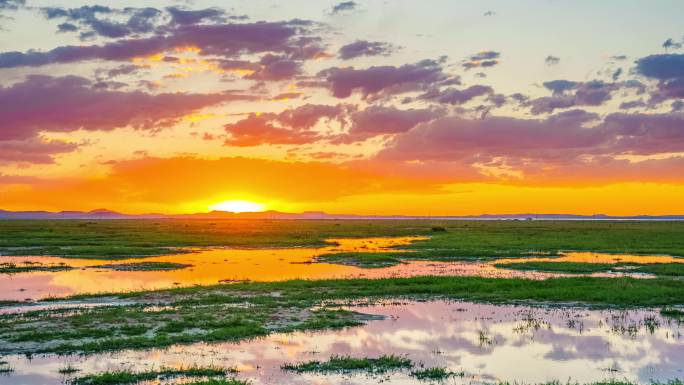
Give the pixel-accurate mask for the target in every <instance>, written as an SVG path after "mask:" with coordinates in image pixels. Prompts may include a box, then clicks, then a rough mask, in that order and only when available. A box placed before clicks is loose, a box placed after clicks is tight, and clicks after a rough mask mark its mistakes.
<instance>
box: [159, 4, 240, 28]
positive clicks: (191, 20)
mask: <svg viewBox="0 0 684 385" xmlns="http://www.w3.org/2000/svg"><path fill="white" fill-rule="evenodd" d="M166 10H167V12H169V14H170V15H171V22H172V23H173V24H183V25H187V24H199V23H202V22H204V21H211V22H215V23H219V22H223V21H225V20H226V19H227V15H226V12H225V11H224V10H223V9H221V8H205V9H198V10H190V9H183V8H178V7H168V8H166Z"/></svg>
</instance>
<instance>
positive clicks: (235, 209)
mask: <svg viewBox="0 0 684 385" xmlns="http://www.w3.org/2000/svg"><path fill="white" fill-rule="evenodd" d="M209 209H211V210H213V211H228V212H231V213H255V212H260V211H265V210H266V205H264V204H262V203H257V202H251V201H245V200H231V201H223V202H219V203H216V204H213V205H211V206H209Z"/></svg>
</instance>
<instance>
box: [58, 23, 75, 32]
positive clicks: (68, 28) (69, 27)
mask: <svg viewBox="0 0 684 385" xmlns="http://www.w3.org/2000/svg"><path fill="white" fill-rule="evenodd" d="M76 31H78V27H77V26H76V25H74V24H71V23H62V24H60V25H58V26H57V32H62V33H64V32H76Z"/></svg>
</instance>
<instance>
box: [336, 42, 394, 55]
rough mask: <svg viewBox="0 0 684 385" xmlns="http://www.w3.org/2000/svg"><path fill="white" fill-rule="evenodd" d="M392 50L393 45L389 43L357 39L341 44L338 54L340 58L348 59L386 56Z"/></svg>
mask: <svg viewBox="0 0 684 385" xmlns="http://www.w3.org/2000/svg"><path fill="white" fill-rule="evenodd" d="M392 52H393V47H392V45H391V44H389V43H384V42H381V41H367V40H357V41H355V42H353V43H349V44H347V45H344V46H342V47H341V48H340V50H339V53H338V54H339V57H340V59H342V60H349V59H354V58H357V57H360V56H387V55H389V54H391V53H392Z"/></svg>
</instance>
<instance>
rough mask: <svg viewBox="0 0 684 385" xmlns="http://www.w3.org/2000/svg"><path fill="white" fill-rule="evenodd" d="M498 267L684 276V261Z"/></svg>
mask: <svg viewBox="0 0 684 385" xmlns="http://www.w3.org/2000/svg"><path fill="white" fill-rule="evenodd" d="M495 266H496V267H500V268H504V269H513V270H523V271H531V270H534V271H545V272H554V273H572V274H589V273H603V272H621V271H623V272H624V271H628V272H632V273H643V274H653V275H658V276H666V277H681V276H684V263H650V264H636V263H615V264H612V263H583V262H553V261H535V262H513V263H497V264H495Z"/></svg>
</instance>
